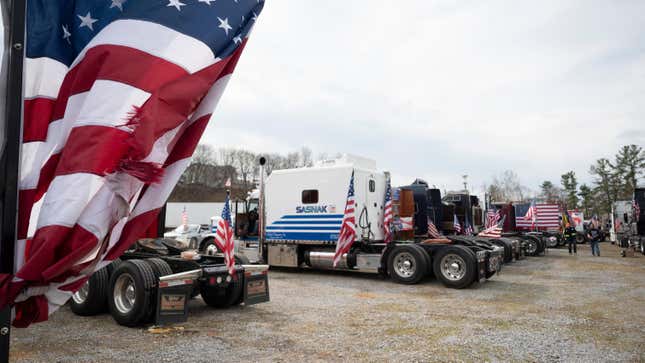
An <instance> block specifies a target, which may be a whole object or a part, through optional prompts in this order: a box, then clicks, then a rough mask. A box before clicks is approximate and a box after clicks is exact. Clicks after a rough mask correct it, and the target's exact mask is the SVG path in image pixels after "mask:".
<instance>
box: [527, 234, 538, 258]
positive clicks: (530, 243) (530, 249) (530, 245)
mask: <svg viewBox="0 0 645 363" xmlns="http://www.w3.org/2000/svg"><path fill="white" fill-rule="evenodd" d="M524 241H525V242H526V254H527V255H529V256H536V255H537V254H538V249H539V246H538V243H537V241H536V240H534V239H532V238H526V239H525V240H524Z"/></svg>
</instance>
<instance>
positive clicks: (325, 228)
mask: <svg viewBox="0 0 645 363" xmlns="http://www.w3.org/2000/svg"><path fill="white" fill-rule="evenodd" d="M303 229H304V230H311V231H340V225H338V226H331V227H329V226H273V225H271V226H268V227H267V231H270V230H273V231H282V230H285V231H286V230H303Z"/></svg>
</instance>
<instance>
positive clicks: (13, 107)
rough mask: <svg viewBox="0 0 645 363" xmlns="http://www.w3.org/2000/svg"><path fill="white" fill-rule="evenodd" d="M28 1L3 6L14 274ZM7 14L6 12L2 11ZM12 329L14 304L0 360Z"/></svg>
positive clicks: (5, 188)
mask: <svg viewBox="0 0 645 363" xmlns="http://www.w3.org/2000/svg"><path fill="white" fill-rule="evenodd" d="M25 4H26V1H25V0H11V1H9V0H7V1H5V2H4V3H3V4H2V5H3V8H6V9H10V10H9V11H10V15H9V17H8V18H7V17H4V21H5V22H8V24H9V26H6V27H5V29H6V30H7V31H8V32H5V37H7V38H8V39H9V42H6V41H5V44H8V47H7V46H5V49H6V53H5V54H4V56H5V57H7V64H8V67H7V68H5V69H4V70H5V71H6V72H7V73H6V74H7V88H6V95H5V96H6V97H5V100H4V102H5V114H4V125H3V126H4V138H5V140H4V150H2V157H1V159H0V174H1V178H0V193H2V200H1V201H0V203H2V205H1V206H0V213H2V215H1V216H0V221H1V222H0V223H2V225H0V230H1V236H0V238H1V239H0V272H1V273H8V274H13V273H14V249H15V244H16V231H17V222H18V221H17V214H18V178H19V171H20V145H21V144H22V102H23V100H22V66H23V59H24V53H25V7H26V6H25ZM3 15H4V14H3ZM10 332H11V307H5V308H4V309H2V311H0V362H9V344H10V341H11V340H10Z"/></svg>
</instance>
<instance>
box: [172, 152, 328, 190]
mask: <svg viewBox="0 0 645 363" xmlns="http://www.w3.org/2000/svg"><path fill="white" fill-rule="evenodd" d="M260 156H264V157H265V158H266V159H267V164H266V165H265V170H266V172H267V173H268V174H270V173H271V172H272V171H273V170H278V169H289V168H298V167H304V166H312V165H313V162H314V155H313V153H312V151H311V150H310V149H309V148H307V147H301V148H300V149H298V150H296V151H293V152H289V153H286V154H279V153H254V152H252V151H249V150H245V149H235V148H218V149H215V148H214V147H212V146H211V145H208V144H199V145H198V146H197V148H196V149H195V152H194V153H193V157H192V159H191V162H190V164H189V166H188V167H187V168H186V170H185V171H184V173H183V174H182V176H181V178H180V179H179V183H178V184H177V187H176V188H175V191H174V192H173V195H172V196H171V197H170V200H171V201H172V200H179V199H181V200H183V201H189V200H185V199H191V200H192V199H195V201H211V200H212V199H213V198H215V199H217V200H219V199H222V196H221V195H223V190H224V188H225V184H226V181H227V180H228V179H230V180H231V184H232V187H231V190H232V193H233V194H234V195H236V196H239V197H241V198H243V197H244V196H245V195H246V193H247V192H248V191H250V190H252V189H253V188H254V186H255V178H256V177H257V176H258V172H259V170H258V169H259V166H260V164H259V158H260ZM317 158H318V159H326V158H327V154H319V155H318V156H317ZM214 190H215V191H214ZM220 194H221V195H220Z"/></svg>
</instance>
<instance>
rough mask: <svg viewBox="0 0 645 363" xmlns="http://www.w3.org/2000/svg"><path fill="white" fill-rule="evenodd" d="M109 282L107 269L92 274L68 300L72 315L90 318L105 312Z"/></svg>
mask: <svg viewBox="0 0 645 363" xmlns="http://www.w3.org/2000/svg"><path fill="white" fill-rule="evenodd" d="M109 281H110V276H109V273H108V269H107V267H104V268H102V269H100V270H98V271H96V272H94V274H92V276H91V277H90V278H89V279H88V280H87V282H85V284H83V286H82V287H81V288H80V289H79V290H78V291H76V292H75V293H74V295H72V298H71V299H70V303H69V305H70V308H71V309H72V311H73V312H74V314H76V315H80V316H92V315H98V314H100V313H102V312H104V311H106V310H107V296H108V286H109V285H108V284H109Z"/></svg>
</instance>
